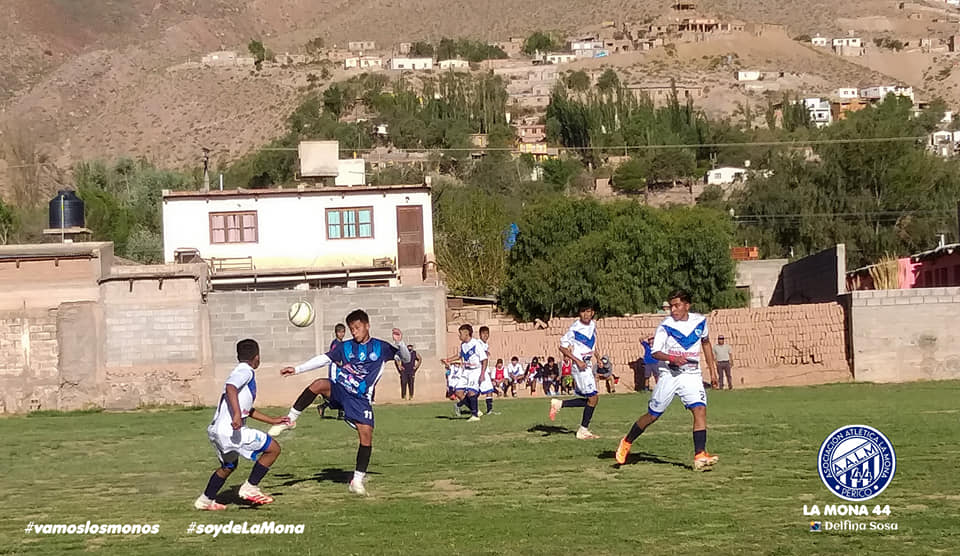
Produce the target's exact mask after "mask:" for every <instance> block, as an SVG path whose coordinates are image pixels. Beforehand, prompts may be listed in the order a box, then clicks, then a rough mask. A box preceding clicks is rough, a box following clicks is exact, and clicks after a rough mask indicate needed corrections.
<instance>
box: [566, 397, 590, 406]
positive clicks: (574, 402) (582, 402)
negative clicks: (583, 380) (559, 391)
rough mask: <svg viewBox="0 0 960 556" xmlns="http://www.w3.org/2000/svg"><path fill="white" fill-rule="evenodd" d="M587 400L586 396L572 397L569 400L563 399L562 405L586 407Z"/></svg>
mask: <svg viewBox="0 0 960 556" xmlns="http://www.w3.org/2000/svg"><path fill="white" fill-rule="evenodd" d="M586 406H587V400H586V399H585V398H571V399H569V400H563V405H562V406H561V407H586Z"/></svg>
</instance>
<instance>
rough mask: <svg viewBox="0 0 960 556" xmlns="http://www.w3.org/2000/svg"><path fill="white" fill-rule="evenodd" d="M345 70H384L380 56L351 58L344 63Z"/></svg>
mask: <svg viewBox="0 0 960 556" xmlns="http://www.w3.org/2000/svg"><path fill="white" fill-rule="evenodd" d="M343 67H344V69H362V70H378V69H383V58H381V57H380V56H351V57H350V58H347V59H346V60H344V61H343Z"/></svg>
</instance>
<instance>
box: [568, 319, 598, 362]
mask: <svg viewBox="0 0 960 556" xmlns="http://www.w3.org/2000/svg"><path fill="white" fill-rule="evenodd" d="M560 346H561V347H565V348H567V349H569V350H570V352H571V353H573V356H574V357H576V358H577V359H579V360H581V361H584V362H586V361H587V359H588V358H591V357H593V352H594V350H595V349H596V347H597V323H596V322H595V321H592V320H591V321H590V324H583V322H582V321H581V320H580V319H577V320H575V321H573V324H571V325H570V329H569V330H567V333H566V334H564V335H563V338H560Z"/></svg>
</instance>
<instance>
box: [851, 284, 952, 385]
mask: <svg viewBox="0 0 960 556" xmlns="http://www.w3.org/2000/svg"><path fill="white" fill-rule="evenodd" d="M850 295H851V297H852V299H851V313H852V315H851V328H852V331H851V341H852V344H853V353H854V362H855V366H854V376H855V378H856V380H857V381H858V382H859V381H865V382H910V381H914V380H943V379H958V378H960V326H957V316H958V315H960V288H913V289H904V290H865V291H855V292H852V293H851V294H850Z"/></svg>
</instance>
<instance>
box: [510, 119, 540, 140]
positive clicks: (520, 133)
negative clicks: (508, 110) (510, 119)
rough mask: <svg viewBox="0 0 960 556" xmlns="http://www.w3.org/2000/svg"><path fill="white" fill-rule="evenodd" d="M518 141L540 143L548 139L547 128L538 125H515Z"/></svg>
mask: <svg viewBox="0 0 960 556" xmlns="http://www.w3.org/2000/svg"><path fill="white" fill-rule="evenodd" d="M513 127H514V130H515V132H516V135H517V139H518V140H520V141H521V142H524V143H539V142H541V141H543V140H545V139H546V138H547V126H546V125H544V124H538V123H520V124H515V125H514V126H513Z"/></svg>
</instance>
